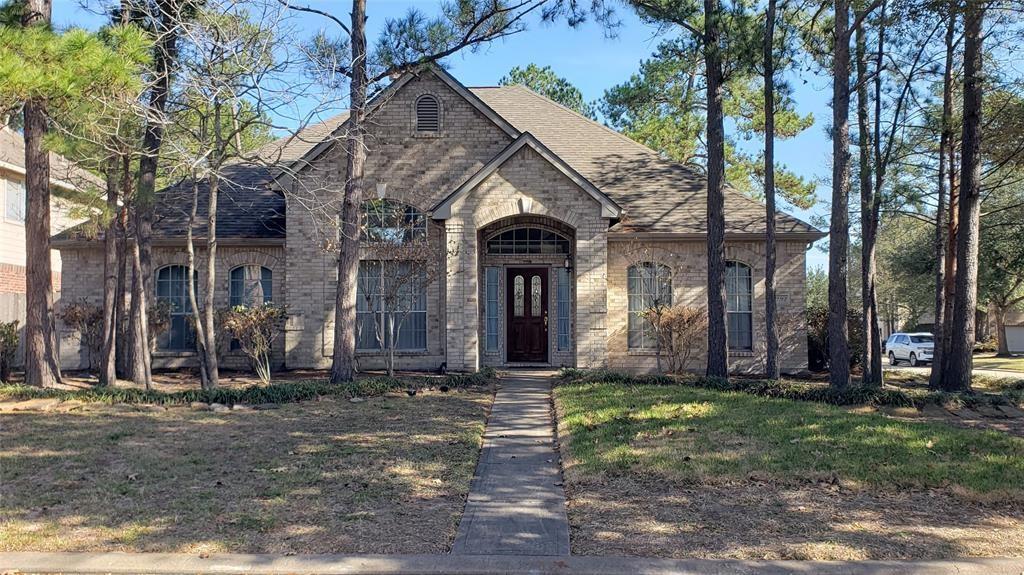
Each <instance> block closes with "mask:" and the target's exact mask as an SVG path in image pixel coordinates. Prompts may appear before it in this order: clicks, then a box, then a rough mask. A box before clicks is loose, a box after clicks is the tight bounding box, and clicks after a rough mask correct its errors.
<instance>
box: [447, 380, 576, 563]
mask: <svg viewBox="0 0 1024 575" xmlns="http://www.w3.org/2000/svg"><path fill="white" fill-rule="evenodd" d="M553 426H554V422H553V421H552V417H551V376H550V374H547V373H540V372H538V373H530V372H519V373H514V374H511V375H507V376H504V377H503V378H502V380H501V387H500V389H499V390H498V393H497V395H496V396H495V398H494V406H493V407H492V409H491V417H490V419H489V420H488V421H487V431H486V432H485V433H484V444H483V450H482V451H481V453H480V461H479V463H478V464H477V468H476V474H475V475H474V477H473V484H472V486H471V487H470V491H469V498H468V500H467V501H466V509H465V511H464V512H463V514H462V521H461V522H460V523H459V531H458V533H457V534H456V536H455V543H453V544H452V554H454V555H531V556H565V555H569V521H568V519H567V517H566V514H565V490H564V489H562V476H561V471H560V469H559V467H558V451H557V446H556V445H555V437H554V427H553Z"/></svg>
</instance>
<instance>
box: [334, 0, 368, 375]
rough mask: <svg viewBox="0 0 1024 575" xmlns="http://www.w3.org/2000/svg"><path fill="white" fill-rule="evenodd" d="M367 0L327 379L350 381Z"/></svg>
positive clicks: (360, 4) (357, 23)
mask: <svg viewBox="0 0 1024 575" xmlns="http://www.w3.org/2000/svg"><path fill="white" fill-rule="evenodd" d="M365 26H366V0H353V2H352V24H351V29H352V33H351V39H352V41H351V45H352V67H351V69H352V78H351V83H350V84H349V109H350V112H349V128H348V137H347V140H346V142H345V151H346V153H347V155H348V159H347V165H346V171H345V176H346V177H345V191H344V197H343V199H342V206H341V225H340V230H339V238H338V287H337V292H336V294H335V310H334V359H333V361H332V363H331V382H332V383H340V382H344V381H351V380H352V378H353V377H354V376H355V362H356V338H355V325H356V282H357V281H358V278H359V217H360V205H361V204H362V200H363V171H364V167H365V164H366V148H365V147H364V139H365V127H364V125H363V122H364V120H365V119H366V118H365V114H366V90H367V86H366V82H367V79H366V27H365Z"/></svg>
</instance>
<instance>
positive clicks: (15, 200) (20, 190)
mask: <svg viewBox="0 0 1024 575" xmlns="http://www.w3.org/2000/svg"><path fill="white" fill-rule="evenodd" d="M6 183H7V186H6V187H7V197H6V199H5V201H4V217H5V218H6V219H7V221H9V222H14V223H18V224H23V223H25V182H22V181H20V180H7V182H6Z"/></svg>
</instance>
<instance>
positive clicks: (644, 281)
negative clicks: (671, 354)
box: [626, 262, 672, 349]
mask: <svg viewBox="0 0 1024 575" xmlns="http://www.w3.org/2000/svg"><path fill="white" fill-rule="evenodd" d="M626 279H627V281H626V283H627V285H626V294H627V297H628V306H629V319H628V320H627V322H628V325H627V339H628V343H629V348H630V349H655V348H656V347H657V346H658V342H657V338H656V336H655V333H654V327H653V326H652V325H651V322H650V321H648V320H647V318H646V317H644V315H645V314H646V313H647V312H648V310H651V309H654V308H657V307H664V306H670V305H672V272H671V270H670V269H669V268H668V266H663V265H661V264H655V263H651V262H643V263H639V264H636V265H632V266H630V267H629V270H628V271H627V278H626Z"/></svg>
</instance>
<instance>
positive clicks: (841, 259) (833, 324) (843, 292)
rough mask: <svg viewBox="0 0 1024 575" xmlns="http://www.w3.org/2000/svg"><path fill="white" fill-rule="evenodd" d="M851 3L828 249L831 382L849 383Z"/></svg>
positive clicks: (837, 77)
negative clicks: (847, 322) (847, 317)
mask: <svg viewBox="0 0 1024 575" xmlns="http://www.w3.org/2000/svg"><path fill="white" fill-rule="evenodd" d="M849 11H850V9H849V4H848V2H847V0H836V2H835V30H834V38H835V55H834V56H833V58H832V217H831V221H830V224H829V249H828V305H829V310H828V352H829V353H828V357H829V385H831V386H832V387H833V388H836V389H844V388H846V386H848V385H849V383H850V342H849V330H848V326H847V324H846V315H847V313H846V312H847V306H848V304H847V286H846V281H847V276H848V274H849V261H848V259H849V249H850V214H849V207H850V206H849V203H850V118H849V116H850V34H849V25H850V24H849V20H850V14H849Z"/></svg>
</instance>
